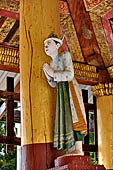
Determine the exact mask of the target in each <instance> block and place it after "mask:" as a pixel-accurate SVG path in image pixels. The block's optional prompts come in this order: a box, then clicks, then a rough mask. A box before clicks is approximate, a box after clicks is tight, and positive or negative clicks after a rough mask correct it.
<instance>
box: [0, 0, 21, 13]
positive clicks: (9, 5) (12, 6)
mask: <svg viewBox="0 0 113 170" xmlns="http://www.w3.org/2000/svg"><path fill="white" fill-rule="evenodd" d="M19 6H20V2H16V1H15V0H0V8H3V9H5V10H8V11H12V12H18V13H19Z"/></svg>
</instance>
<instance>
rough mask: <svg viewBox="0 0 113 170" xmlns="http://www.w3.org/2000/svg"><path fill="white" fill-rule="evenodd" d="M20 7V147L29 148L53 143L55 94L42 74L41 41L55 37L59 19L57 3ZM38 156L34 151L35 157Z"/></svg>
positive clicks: (47, 0) (36, 1) (42, 0)
mask: <svg viewBox="0 0 113 170" xmlns="http://www.w3.org/2000/svg"><path fill="white" fill-rule="evenodd" d="M20 3H21V7H20V14H21V15H20V16H21V18H20V21H21V22H20V74H21V78H20V82H21V106H22V114H21V115H22V116H21V117H22V120H21V122H22V137H21V138H22V146H28V145H29V144H30V146H31V144H41V143H42V144H44V143H50V142H52V141H53V122H54V121H53V120H54V114H55V105H56V90H54V89H52V88H51V87H50V86H49V85H48V83H47V81H46V78H45V76H44V74H43V69H42V68H43V64H44V63H46V62H49V61H50V58H49V57H48V56H46V54H45V53H44V48H43V41H44V40H45V39H46V38H47V36H48V35H49V34H50V33H51V32H54V33H56V34H57V35H59V32H60V17H59V4H58V0H21V1H20ZM43 149H44V148H43ZM34 150H35V149H34ZM45 152H46V151H45ZM45 152H44V153H45ZM31 154H32V153H31ZM34 154H35V151H34ZM40 154H41V151H38V155H37V156H38V157H40V156H41V155H40ZM39 155H40V156H39ZM46 157H47V156H45V159H46ZM37 159H38V158H37ZM34 161H35V163H36V158H35V159H34ZM45 162H46V161H45ZM31 164H32V163H31ZM31 164H30V166H32V165H31ZM40 164H41V163H40ZM41 166H42V165H40V169H44V168H41ZM33 167H35V165H34V166H32V168H31V169H33ZM45 168H46V167H45ZM26 169H30V168H29V167H28V168H26ZM31 169H30V170H31ZM36 169H37V167H36ZM33 170H35V168H34V169H33Z"/></svg>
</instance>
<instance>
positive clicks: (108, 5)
mask: <svg viewBox="0 0 113 170" xmlns="http://www.w3.org/2000/svg"><path fill="white" fill-rule="evenodd" d="M95 1H96V0H95ZM112 9H113V1H112V0H104V1H102V2H101V3H100V4H99V5H98V6H97V7H96V8H93V9H91V12H92V13H94V14H95V15H97V16H100V17H102V16H103V15H104V14H105V13H107V12H108V11H110V10H112Z"/></svg>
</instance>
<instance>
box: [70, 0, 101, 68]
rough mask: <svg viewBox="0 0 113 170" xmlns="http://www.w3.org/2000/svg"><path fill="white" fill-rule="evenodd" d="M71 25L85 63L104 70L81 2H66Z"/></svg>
mask: <svg viewBox="0 0 113 170" xmlns="http://www.w3.org/2000/svg"><path fill="white" fill-rule="evenodd" d="M68 4H69V8H70V12H71V15H72V19H73V23H74V26H75V30H76V33H77V37H78V40H79V42H80V45H81V49H82V53H83V57H84V60H85V62H87V63H89V64H92V65H93V64H94V65H96V66H98V67H102V68H104V63H103V60H102V57H101V54H100V50H99V47H98V43H97V41H96V37H95V33H94V30H93V27H92V23H91V19H90V16H89V14H88V12H86V10H85V7H84V3H83V1H82V0H80V1H75V0H68Z"/></svg>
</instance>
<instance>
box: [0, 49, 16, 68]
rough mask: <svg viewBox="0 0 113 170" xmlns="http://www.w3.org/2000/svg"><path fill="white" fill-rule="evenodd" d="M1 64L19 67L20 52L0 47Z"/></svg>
mask: <svg viewBox="0 0 113 170" xmlns="http://www.w3.org/2000/svg"><path fill="white" fill-rule="evenodd" d="M0 64H3V65H10V66H11V65H12V66H16V67H19V50H18V49H16V48H8V47H3V46H0Z"/></svg>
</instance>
